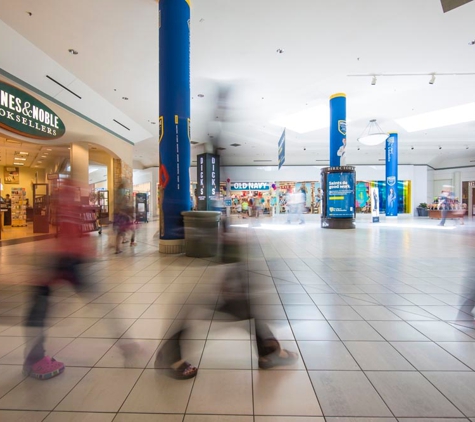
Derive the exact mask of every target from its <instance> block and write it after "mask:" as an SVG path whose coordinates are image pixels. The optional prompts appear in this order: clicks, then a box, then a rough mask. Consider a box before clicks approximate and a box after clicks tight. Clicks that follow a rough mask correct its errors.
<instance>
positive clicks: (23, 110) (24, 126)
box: [0, 81, 65, 140]
mask: <svg viewBox="0 0 475 422" xmlns="http://www.w3.org/2000/svg"><path fill="white" fill-rule="evenodd" d="M0 127H1V128H3V129H6V130H9V131H10V132H13V133H16V134H18V135H22V136H26V137H27V138H33V139H44V140H48V139H57V138H60V137H61V136H63V135H64V132H65V127H64V123H63V122H62V121H61V119H60V118H59V117H58V116H57V115H56V114H55V113H54V111H52V110H51V109H50V108H48V107H47V106H46V105H44V104H43V103H42V102H41V101H38V100H37V99H36V98H34V97H32V96H31V95H30V94H27V93H26V92H24V91H22V90H21V89H18V88H16V87H14V86H13V85H10V84H7V83H5V82H2V81H0Z"/></svg>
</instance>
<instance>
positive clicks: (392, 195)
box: [386, 133, 398, 217]
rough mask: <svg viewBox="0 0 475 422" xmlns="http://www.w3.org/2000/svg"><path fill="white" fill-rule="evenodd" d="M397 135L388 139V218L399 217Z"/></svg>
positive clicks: (392, 135)
mask: <svg viewBox="0 0 475 422" xmlns="http://www.w3.org/2000/svg"><path fill="white" fill-rule="evenodd" d="M397 144H398V139H397V133H390V134H389V138H388V139H386V216H387V217H397V206H398V193H397V166H398V151H397V150H398V146H397Z"/></svg>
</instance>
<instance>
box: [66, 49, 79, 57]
mask: <svg viewBox="0 0 475 422" xmlns="http://www.w3.org/2000/svg"><path fill="white" fill-rule="evenodd" d="M68 52H69V54H72V55H73V56H77V55H78V54H79V51H77V50H75V49H74V48H70V49H69V50H68Z"/></svg>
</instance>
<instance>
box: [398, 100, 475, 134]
mask: <svg viewBox="0 0 475 422" xmlns="http://www.w3.org/2000/svg"><path fill="white" fill-rule="evenodd" d="M472 121H475V103H468V104H464V105H461V106H456V107H449V108H444V109H442V110H436V111H431V112H429V113H422V114H418V115H416V116H411V117H404V118H402V119H396V123H397V124H398V125H400V126H402V127H403V128H404V129H406V130H407V131H408V132H417V131H419V130H425V129H434V128H438V127H444V126H451V125H456V124H459V123H466V122H472Z"/></svg>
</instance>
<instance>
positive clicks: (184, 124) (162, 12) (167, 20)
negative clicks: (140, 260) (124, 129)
mask: <svg viewBox="0 0 475 422" xmlns="http://www.w3.org/2000/svg"><path fill="white" fill-rule="evenodd" d="M158 7H159V19H160V29H159V78H160V86H159V88H160V92H159V114H160V121H159V123H160V135H159V151H160V168H159V183H160V252H165V253H167V252H168V253H174V252H176V251H177V247H176V246H174V247H170V248H168V247H167V242H166V241H169V240H171V241H172V242H169V244H173V245H177V243H178V242H173V240H178V239H183V238H184V230H183V217H182V216H181V214H180V213H181V212H182V211H189V210H190V172H189V169H190V3H189V0H160V1H159V3H158ZM164 241H165V242H164Z"/></svg>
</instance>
